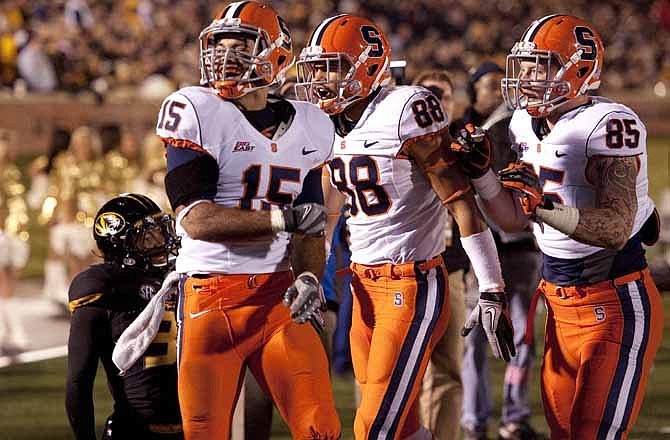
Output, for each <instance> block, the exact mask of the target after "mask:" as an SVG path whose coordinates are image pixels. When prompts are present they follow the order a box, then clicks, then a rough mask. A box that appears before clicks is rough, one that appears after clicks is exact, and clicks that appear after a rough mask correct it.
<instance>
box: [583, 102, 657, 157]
mask: <svg viewBox="0 0 670 440" xmlns="http://www.w3.org/2000/svg"><path fill="white" fill-rule="evenodd" d="M646 144H647V129H646V128H645V126H644V124H643V123H642V121H641V120H640V119H639V118H638V116H637V115H636V114H635V113H633V112H628V111H624V110H618V111H612V112H609V113H607V114H605V115H604V116H603V117H602V118H601V119H600V120H599V121H598V123H597V124H596V126H595V127H594V128H593V130H592V131H591V132H590V134H589V136H588V138H587V139H586V156H587V157H589V158H590V157H593V156H636V155H638V154H642V153H644V151H645V149H646Z"/></svg>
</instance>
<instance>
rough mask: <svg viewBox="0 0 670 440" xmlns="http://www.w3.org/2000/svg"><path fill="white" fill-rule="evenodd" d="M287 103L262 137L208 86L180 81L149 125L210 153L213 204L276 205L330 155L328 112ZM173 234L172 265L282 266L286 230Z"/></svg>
mask: <svg viewBox="0 0 670 440" xmlns="http://www.w3.org/2000/svg"><path fill="white" fill-rule="evenodd" d="M290 103H291V105H292V106H293V108H294V109H295V116H294V118H293V121H292V122H291V123H290V125H289V126H288V128H287V129H286V131H285V132H284V133H283V134H282V135H281V136H279V137H278V138H277V139H269V138H267V137H266V136H264V135H263V134H261V133H260V132H259V131H258V130H256V128H254V127H253V126H252V125H251V124H250V123H249V122H248V121H247V119H246V118H245V117H244V115H243V114H242V112H241V111H240V110H239V109H238V108H237V107H236V106H235V105H234V104H233V103H231V102H229V101H226V100H224V99H222V98H220V97H219V96H218V95H216V94H215V93H214V92H212V91H211V89H209V88H205V87H186V88H183V89H181V90H179V91H177V92H175V93H173V94H171V95H170V96H168V97H167V98H166V99H165V101H164V102H163V105H162V107H161V111H160V114H159V116H158V125H157V127H156V132H157V134H158V136H160V137H161V138H162V139H163V141H164V142H166V143H168V144H170V145H173V146H175V147H180V148H189V149H192V150H196V151H200V152H205V153H206V154H209V155H211V156H212V157H213V158H214V159H215V160H216V162H217V163H218V165H219V180H218V184H217V192H216V195H215V197H214V202H215V203H216V204H218V205H221V206H225V207H230V208H242V209H251V210H256V209H279V207H280V206H281V205H290V204H291V203H293V201H294V200H295V198H296V196H297V195H298V194H300V192H301V190H302V184H303V180H304V179H305V176H306V175H307V173H308V172H309V171H310V170H312V169H314V168H318V167H321V166H322V165H323V164H324V163H325V162H326V161H328V160H330V158H331V157H332V145H333V137H334V127H333V124H332V122H331V121H330V119H329V118H328V117H327V116H326V115H325V114H324V113H323V112H321V110H320V109H319V108H318V107H316V106H314V105H312V104H308V103H305V102H297V101H290ZM184 185H188V182H184ZM180 234H181V235H182V241H181V249H180V251H179V256H178V257H177V266H176V269H177V271H179V272H181V273H195V272H201V273H202V272H205V273H214V272H217V273H231V274H235V273H268V272H277V271H283V270H287V269H288V268H289V251H288V244H289V241H290V237H291V235H290V234H288V233H279V234H270V235H266V236H259V237H256V238H245V239H239V240H226V241H224V242H220V243H213V242H207V241H200V240H194V239H192V238H190V237H189V236H188V234H187V233H186V232H185V231H183V230H181V231H180Z"/></svg>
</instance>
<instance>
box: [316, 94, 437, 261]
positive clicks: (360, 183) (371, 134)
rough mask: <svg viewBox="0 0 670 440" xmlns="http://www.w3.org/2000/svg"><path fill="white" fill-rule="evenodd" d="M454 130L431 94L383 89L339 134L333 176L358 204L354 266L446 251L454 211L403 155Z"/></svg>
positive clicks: (352, 225) (351, 223) (354, 208)
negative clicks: (449, 213)
mask: <svg viewBox="0 0 670 440" xmlns="http://www.w3.org/2000/svg"><path fill="white" fill-rule="evenodd" d="M447 128H448V125H447V117H446V115H445V113H444V111H443V109H442V107H441V105H440V103H439V101H438V100H437V98H436V97H435V95H433V94H432V93H431V92H429V91H428V90H426V89H424V88H423V87H415V86H402V87H383V88H382V89H381V90H380V91H379V92H378V94H377V96H376V97H375V98H374V99H373V100H372V101H371V102H370V103H369V104H368V107H367V108H366V110H365V112H364V113H363V115H362V116H361V119H360V120H359V121H358V123H357V124H356V126H355V127H354V128H353V129H352V130H351V131H350V132H349V133H348V134H347V135H346V136H345V137H340V136H336V137H335V145H334V147H333V153H334V155H335V157H334V158H333V160H331V162H330V163H329V171H330V177H331V183H332V185H333V186H334V187H336V188H337V189H338V190H339V191H340V192H342V193H343V194H345V195H346V196H347V198H348V203H349V204H350V206H351V208H350V210H351V216H350V217H349V218H348V220H347V226H348V227H349V232H350V234H351V261H353V262H356V263H359V264H382V263H394V264H399V263H404V262H408V261H416V260H426V259H429V258H432V257H434V256H435V255H438V254H439V253H440V252H442V251H443V250H444V245H445V238H446V237H445V233H446V221H447V210H446V209H445V208H444V207H443V206H442V203H441V202H440V200H439V198H438V197H437V195H436V194H435V192H434V191H433V189H432V187H431V185H430V183H429V182H428V180H427V179H426V178H425V177H424V175H423V174H422V172H421V170H419V168H418V167H417V166H416V165H415V164H414V162H413V161H411V160H408V158H407V157H404V156H403V155H402V150H403V148H404V147H406V146H407V144H408V143H411V142H415V141H417V140H418V139H420V138H422V137H425V136H429V135H431V134H434V133H438V132H440V131H444V130H446V129H447Z"/></svg>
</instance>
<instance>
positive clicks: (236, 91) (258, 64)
mask: <svg viewBox="0 0 670 440" xmlns="http://www.w3.org/2000/svg"><path fill="white" fill-rule="evenodd" d="M223 38H238V39H244V40H248V41H250V42H251V43H252V44H251V48H250V49H249V47H248V46H247V48H248V49H249V50H246V49H245V50H238V49H234V48H233V49H227V48H225V47H221V46H219V45H218V42H219V40H221V39H223ZM199 39H200V74H201V76H200V83H201V84H202V85H208V86H209V87H212V88H213V89H215V90H216V91H217V92H218V93H219V95H220V96H221V97H223V98H226V99H236V98H239V97H241V96H244V95H246V94H247V93H249V92H251V91H253V90H256V89H259V88H261V87H267V86H271V85H274V84H281V83H282V82H283V81H284V76H285V73H286V71H287V70H288V69H289V68H290V67H291V66H292V65H293V61H294V57H293V49H292V42H291V34H289V31H288V27H287V26H286V23H285V22H284V20H283V19H282V18H281V17H280V16H279V15H277V13H276V12H275V11H274V9H272V8H271V7H270V6H268V5H266V4H262V3H258V2H255V1H240V2H234V3H231V4H229V5H228V6H226V7H225V8H224V9H223V10H222V11H221V12H219V14H218V15H217V16H216V17H215V18H214V21H212V23H211V24H210V25H209V26H207V27H206V28H205V29H204V30H203V31H202V32H201V33H200V37H199ZM231 66H234V67H235V68H234V69H232V70H231Z"/></svg>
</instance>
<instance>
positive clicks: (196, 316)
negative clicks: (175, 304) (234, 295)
mask: <svg viewBox="0 0 670 440" xmlns="http://www.w3.org/2000/svg"><path fill="white" fill-rule="evenodd" d="M213 311H214V310H211V309H210V310H203V311H202V312H198V313H193V312H188V316H189V318H191V319H195V318H198V317H200V316H202V315H204V314H205V313H209V312H213Z"/></svg>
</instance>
